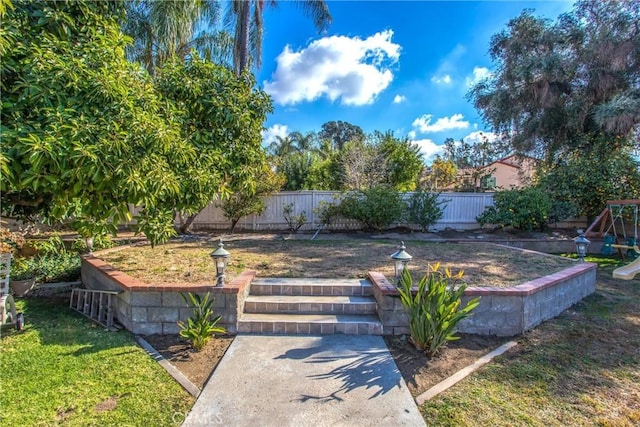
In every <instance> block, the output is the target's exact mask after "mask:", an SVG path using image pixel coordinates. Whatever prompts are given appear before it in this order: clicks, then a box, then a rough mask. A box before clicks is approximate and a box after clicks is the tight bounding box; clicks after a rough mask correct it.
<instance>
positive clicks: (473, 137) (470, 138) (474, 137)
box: [462, 131, 498, 144]
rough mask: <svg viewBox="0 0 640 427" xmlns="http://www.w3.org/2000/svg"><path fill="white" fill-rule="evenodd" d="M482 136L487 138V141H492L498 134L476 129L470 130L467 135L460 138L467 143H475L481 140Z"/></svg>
mask: <svg viewBox="0 0 640 427" xmlns="http://www.w3.org/2000/svg"><path fill="white" fill-rule="evenodd" d="M484 138H487V140H488V141H489V142H493V141H495V140H496V139H497V138H498V135H496V134H495V133H493V132H482V131H476V132H471V133H470V134H469V135H467V136H465V137H463V138H462V139H463V140H464V142H466V143H467V144H477V143H479V142H482V141H483V139H484Z"/></svg>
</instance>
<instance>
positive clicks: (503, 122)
mask: <svg viewBox="0 0 640 427" xmlns="http://www.w3.org/2000/svg"><path fill="white" fill-rule="evenodd" d="M639 21H640V3H638V2H637V1H634V0H603V1H597V2H596V1H588V0H586V1H579V2H578V3H576V5H575V7H574V9H573V11H571V12H569V13H566V14H564V15H561V16H560V17H559V18H558V20H557V21H556V22H551V21H548V20H545V19H541V18H537V17H535V16H533V15H532V13H531V12H530V11H525V12H523V13H522V15H520V16H519V17H517V18H515V19H513V20H511V21H510V22H509V24H508V26H507V29H505V30H504V31H502V32H500V33H499V34H496V35H495V36H494V37H493V38H492V40H491V47H490V54H491V57H492V59H493V61H494V62H495V65H496V70H495V73H494V74H493V75H492V76H491V77H489V78H488V79H486V80H485V81H483V82H480V83H478V84H477V85H476V86H475V87H474V88H472V90H471V92H470V93H469V97H470V98H471V99H472V100H473V102H474V104H475V106H476V107H477V108H478V109H479V110H480V111H481V113H482V115H483V117H484V119H485V120H486V121H487V122H488V123H490V124H491V125H492V126H493V127H494V129H495V130H496V131H497V132H498V133H501V134H504V135H505V136H506V137H508V138H509V140H510V141H511V143H512V145H513V147H514V148H515V149H516V150H518V151H520V152H528V153H536V154H538V155H539V156H540V157H541V158H545V159H546V160H547V161H548V163H553V162H555V161H556V160H557V159H559V158H560V157H561V156H562V155H563V153H566V152H569V151H572V150H575V149H578V150H581V149H583V148H585V147H587V146H589V145H590V144H591V142H592V140H593V138H595V137H597V135H605V136H606V137H608V143H609V144H611V148H612V149H615V148H616V147H615V146H616V145H618V146H620V144H622V143H626V144H629V143H630V136H631V134H632V132H633V131H634V129H636V130H637V129H638V125H639V124H640V87H639V85H638V81H639V79H640V27H639V26H638V22H639ZM616 137H621V138H622V140H620V139H617V138H616Z"/></svg>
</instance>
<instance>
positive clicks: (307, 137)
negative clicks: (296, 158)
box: [289, 131, 316, 152]
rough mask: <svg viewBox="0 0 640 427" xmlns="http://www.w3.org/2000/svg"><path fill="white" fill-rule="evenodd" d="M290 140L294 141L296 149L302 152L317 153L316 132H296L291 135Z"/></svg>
mask: <svg viewBox="0 0 640 427" xmlns="http://www.w3.org/2000/svg"><path fill="white" fill-rule="evenodd" d="M289 138H291V139H292V140H293V143H294V144H295V147H296V148H297V149H298V151H300V152H305V151H315V150H316V134H315V132H307V133H305V134H303V133H302V132H298V131H294V132H291V133H290V134H289Z"/></svg>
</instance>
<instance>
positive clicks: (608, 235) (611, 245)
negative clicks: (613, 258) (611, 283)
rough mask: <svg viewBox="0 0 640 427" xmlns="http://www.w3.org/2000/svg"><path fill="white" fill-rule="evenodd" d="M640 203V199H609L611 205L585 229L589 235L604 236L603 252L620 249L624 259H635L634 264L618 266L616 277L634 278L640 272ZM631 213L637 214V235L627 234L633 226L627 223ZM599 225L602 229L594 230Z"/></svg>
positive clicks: (609, 252) (604, 253)
mask: <svg viewBox="0 0 640 427" xmlns="http://www.w3.org/2000/svg"><path fill="white" fill-rule="evenodd" d="M639 206H640V199H627V200H609V201H607V207H606V208H605V209H604V210H603V211H602V213H601V214H600V215H598V217H597V218H596V220H595V221H594V222H593V223H592V224H591V225H590V226H589V228H587V230H586V231H585V235H586V236H587V237H600V238H602V239H603V245H602V249H601V253H602V254H603V255H613V254H614V252H615V250H616V249H617V250H618V253H619V255H620V257H621V258H622V260H626V259H627V258H628V259H629V260H630V261H632V262H631V263H630V264H628V265H625V266H623V267H620V268H618V269H616V270H615V271H614V272H613V277H615V278H619V279H625V280H631V279H633V277H634V276H635V275H636V274H637V273H640V248H639V247H638V228H639V225H640V224H639V221H638V207H639ZM631 216H633V235H627V232H628V231H629V229H628V228H627V224H625V217H626V218H627V220H628V219H629V218H630V217H631ZM598 225H599V228H598V231H594V228H596V226H598ZM607 225H608V227H607ZM625 249H626V251H625Z"/></svg>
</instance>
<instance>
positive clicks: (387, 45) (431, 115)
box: [256, 0, 573, 161]
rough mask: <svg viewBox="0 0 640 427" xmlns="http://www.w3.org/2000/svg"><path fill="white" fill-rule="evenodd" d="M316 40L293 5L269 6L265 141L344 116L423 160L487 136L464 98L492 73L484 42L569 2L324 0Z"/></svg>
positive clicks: (263, 79) (552, 14) (262, 82)
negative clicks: (411, 147)
mask: <svg viewBox="0 0 640 427" xmlns="http://www.w3.org/2000/svg"><path fill="white" fill-rule="evenodd" d="M327 3H328V5H329V9H330V11H331V14H332V16H333V23H332V25H331V26H330V27H329V29H328V31H327V32H326V33H323V34H318V32H317V31H316V30H315V28H314V27H313V24H312V22H311V19H309V18H307V17H306V16H305V15H304V14H303V12H302V10H301V9H300V7H299V6H296V5H295V3H293V2H287V1H279V2H278V6H277V7H276V8H267V9H266V11H265V17H264V23H265V33H264V41H263V56H262V63H263V65H262V68H261V69H260V70H259V72H258V73H257V75H256V79H257V82H258V84H259V86H260V87H261V88H263V89H264V90H266V91H267V92H268V93H269V94H270V95H271V96H272V98H273V100H274V113H273V114H271V115H270V116H269V117H268V119H267V122H266V124H265V127H266V128H267V130H266V131H265V132H264V139H265V143H268V142H269V141H270V140H272V139H273V138H274V135H281V136H284V135H286V134H287V133H290V132H292V131H301V132H303V133H304V132H308V131H315V132H317V131H319V130H320V128H321V126H322V124H323V123H325V122H328V121H331V120H336V121H337V120H342V121H347V122H350V123H352V124H355V125H358V126H360V127H361V128H362V129H363V130H364V131H365V132H367V133H369V132H373V131H374V130H379V131H387V130H392V131H394V132H395V135H396V136H399V137H404V136H408V137H409V138H410V139H411V140H413V141H415V142H416V143H417V144H419V145H420V147H421V149H422V151H423V153H424V154H425V159H426V160H427V161H428V160H429V159H430V158H431V157H432V156H433V155H434V154H435V153H437V152H438V149H439V146H440V145H441V144H442V143H443V142H444V140H445V139H446V138H448V137H452V138H455V139H456V140H459V139H460V138H467V139H468V140H469V141H473V140H477V139H478V138H479V134H478V132H484V134H485V135H487V136H489V137H492V136H493V134H491V132H490V129H489V128H488V127H487V126H486V125H485V124H484V123H483V122H482V119H481V117H480V114H479V113H478V112H477V111H476V110H475V109H474V107H473V105H472V104H471V103H470V102H468V101H467V100H466V99H465V94H466V92H467V90H468V88H469V85H470V84H471V82H473V81H474V79H478V78H481V77H485V76H487V75H488V73H491V71H492V67H493V64H492V62H491V59H490V57H489V54H488V50H489V42H490V39H491V36H492V35H494V34H496V33H498V32H500V31H501V30H503V29H505V27H506V24H507V22H508V21H509V20H510V19H511V18H515V17H517V16H518V15H519V14H520V13H521V11H522V10H523V9H527V8H529V9H534V10H535V13H536V15H538V16H542V17H545V18H549V19H553V20H555V18H556V17H557V16H558V15H559V14H560V13H563V12H566V11H569V10H570V9H571V7H572V4H573V3H572V2H571V1H560V0H556V1H527V2H515V1H485V2H462V1H448V2H436V1H328V2H327Z"/></svg>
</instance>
